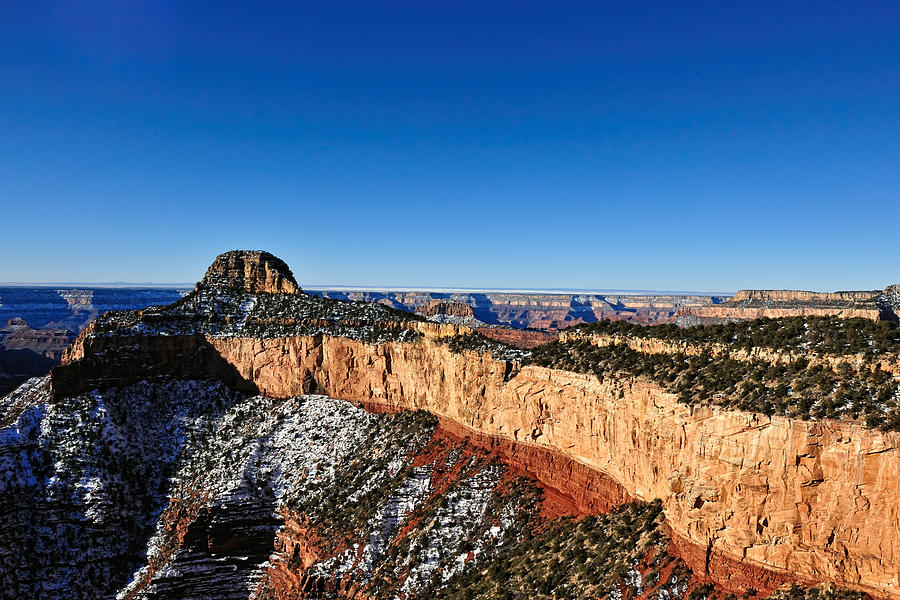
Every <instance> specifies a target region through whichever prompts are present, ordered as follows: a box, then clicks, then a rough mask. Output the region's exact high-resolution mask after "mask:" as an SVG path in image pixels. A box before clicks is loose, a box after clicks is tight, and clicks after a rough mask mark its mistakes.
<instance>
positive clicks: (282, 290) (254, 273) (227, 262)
mask: <svg viewBox="0 0 900 600" xmlns="http://www.w3.org/2000/svg"><path fill="white" fill-rule="evenodd" d="M197 287H198V288H201V287H207V288H215V289H233V290H242V291H245V292H250V293H253V294H258V293H270V294H299V293H300V292H302V291H303V290H302V289H300V285H299V284H298V283H297V280H296V279H294V274H293V273H292V272H291V269H290V267H288V266H287V263H285V262H284V261H283V260H281V259H280V258H278V257H277V256H275V255H274V254H271V253H269V252H266V251H264V250H232V251H230V252H225V253H224V254H220V255H219V256H217V257H216V259H215V260H214V261H213V263H212V265H210V267H209V269H207V271H206V275H204V277H203V280H202V281H201V282H200V283H198V284H197Z"/></svg>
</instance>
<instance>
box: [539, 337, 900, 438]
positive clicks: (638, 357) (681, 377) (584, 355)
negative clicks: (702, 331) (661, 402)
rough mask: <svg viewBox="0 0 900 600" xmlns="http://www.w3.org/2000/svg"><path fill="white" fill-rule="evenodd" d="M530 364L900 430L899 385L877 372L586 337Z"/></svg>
mask: <svg viewBox="0 0 900 600" xmlns="http://www.w3.org/2000/svg"><path fill="white" fill-rule="evenodd" d="M528 362H529V363H532V364H536V365H539V366H544V367H552V368H557V369H565V370H569V371H575V372H579V373H589V374H593V375H596V376H597V377H599V378H601V379H602V378H604V377H610V376H615V375H619V374H623V373H624V374H626V375H629V376H634V377H646V378H647V379H650V380H652V381H655V382H657V383H659V384H660V385H662V386H663V387H665V388H666V389H668V390H670V391H672V392H674V393H677V394H678V398H679V400H680V401H681V402H685V403H687V404H706V403H712V404H717V405H719V406H725V407H729V408H735V409H740V410H749V411H755V412H761V413H764V414H766V415H775V414H778V415H786V416H791V417H797V418H801V419H811V418H815V419H823V418H849V419H860V420H864V421H865V423H866V425H867V426H868V427H878V428H881V429H883V430H892V431H900V383H898V381H897V380H895V379H894V378H892V377H891V375H890V374H889V373H886V372H884V371H881V370H879V369H876V370H874V371H868V370H862V371H860V372H855V371H854V369H852V368H851V367H850V365H849V364H846V363H841V364H840V365H838V366H837V367H835V368H831V367H826V366H821V365H815V366H811V365H810V364H809V361H808V360H806V359H804V358H800V359H798V360H795V361H793V362H791V363H788V364H773V363H769V362H764V361H759V360H754V361H738V360H734V359H732V358H730V357H728V356H727V355H712V354H700V355H697V356H689V355H686V354H647V353H643V352H638V351H636V350H632V349H631V348H629V347H628V346H625V345H619V344H614V345H610V346H596V345H594V344H592V343H590V342H589V341H587V340H581V341H574V342H566V343H562V342H553V343H550V344H545V345H543V346H539V347H537V348H534V349H533V350H532V354H531V357H530V358H529V359H528Z"/></svg>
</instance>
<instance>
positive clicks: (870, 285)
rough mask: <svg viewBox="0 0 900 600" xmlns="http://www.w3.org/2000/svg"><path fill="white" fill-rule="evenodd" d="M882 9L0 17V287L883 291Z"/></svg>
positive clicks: (898, 113)
mask: <svg viewBox="0 0 900 600" xmlns="http://www.w3.org/2000/svg"><path fill="white" fill-rule="evenodd" d="M898 22H900V8H898V7H897V6H896V5H893V4H890V3H878V2H871V3H866V2H863V3H854V4H852V5H850V4H847V3H838V2H824V3H821V2H820V3H812V2H808V3H807V2H798V3H790V5H789V6H785V5H783V3H774V2H766V3H756V4H753V5H752V6H750V5H748V6H730V5H722V4H721V3H689V4H688V5H684V4H681V5H677V6H674V5H669V4H665V3H643V4H639V5H637V4H636V5H630V6H623V5H621V4H614V3H587V2H571V3H565V4H560V3H538V2H529V3H511V2H510V3H504V2H501V3H493V4H490V5H487V6H485V5H484V4H482V3H478V4H476V3H470V2H457V3H452V4H444V5H441V6H435V5H423V4H419V3H411V2H391V3H383V4H373V3H361V2H360V3H355V2H339V3H333V2H332V3H304V5H303V6H293V5H291V6H286V5H281V4H279V3H254V4H249V3H244V4H236V5H231V6H223V5H221V4H219V3H210V2H194V3H182V2H171V1H169V2H165V1H164V2H152V3H151V2H144V1H138V2H129V3H119V2H92V3H88V4H87V5H84V4H81V3H74V2H68V1H64V0H59V1H55V2H38V3H27V4H23V5H13V4H7V5H4V6H2V7H0V131H2V132H3V133H2V135H0V150H2V156H3V160H2V161H0V198H2V199H3V202H2V208H3V213H2V214H3V217H4V223H5V224H6V225H7V226H6V227H5V228H4V233H3V235H2V237H0V253H2V256H3V257H4V260H3V262H2V267H0V281H23V282H41V281H82V282H91V281H93V282H97V281H138V282H140V281H156V282H193V281H197V280H198V279H199V278H200V277H201V276H202V274H203V271H204V270H205V268H206V267H207V265H208V264H209V262H210V261H211V260H212V259H213V258H214V257H215V256H216V255H217V254H218V253H219V252H222V251H225V250H229V249H232V248H262V249H266V250H269V251H271V252H273V253H274V254H276V255H278V256H280V257H281V258H283V259H284V260H285V261H286V262H287V263H288V264H289V265H290V266H291V268H292V269H293V271H294V273H295V275H296V277H297V279H298V281H299V282H300V284H301V285H307V286H311V287H314V286H315V285H323V284H327V285H346V286H351V287H352V286H367V287H374V286H382V287H419V288H435V287H438V288H482V289H653V290H666V289H673V290H710V291H729V290H731V291H733V290H737V289H741V288H799V289H813V290H837V289H880V288H883V287H884V286H885V285H887V284H890V283H895V282H897V281H898V280H900V272H898V269H897V266H896V265H897V260H896V259H897V255H898V252H897V251H898V244H897V236H896V221H897V211H898V207H900V197H898V195H900V194H898V190H900V185H898V184H900V169H897V165H898V164H900V110H898V109H900V36H897V35H896V29H897V23H898Z"/></svg>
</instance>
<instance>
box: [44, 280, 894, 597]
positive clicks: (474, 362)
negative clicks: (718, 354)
mask: <svg viewBox="0 0 900 600" xmlns="http://www.w3.org/2000/svg"><path fill="white" fill-rule="evenodd" d="M231 271H234V269H231V267H229V269H228V270H227V272H231ZM244 273H246V271H244ZM258 273H260V274H259V275H254V277H256V276H259V277H261V278H263V279H264V280H265V281H269V280H270V278H269V276H268V275H265V274H264V271H263V272H258ZM234 277H237V278H238V279H240V277H242V275H241V269H240V268H238V269H237V274H236V275H234ZM242 281H244V280H242ZM246 285H249V286H250V287H251V288H253V289H257V287H256V286H257V285H258V282H256V283H254V282H250V283H249V284H247V283H243V282H242V283H241V284H240V286H237V287H236V286H234V285H232V284H227V285H225V286H224V287H223V288H219V289H218V290H217V291H216V293H215V294H212V295H211V296H210V298H213V297H214V301H215V304H213V305H209V302H210V301H211V300H210V298H206V297H205V296H203V294H202V293H201V292H202V291H203V290H202V289H201V288H202V286H198V294H197V295H195V296H194V297H191V298H188V299H186V301H185V302H183V303H181V304H179V305H178V306H177V307H174V308H172V309H169V310H168V311H166V310H162V311H147V312H145V314H143V315H122V316H119V317H110V318H107V319H105V320H102V322H100V323H98V324H97V325H96V326H92V327H91V328H90V329H89V330H88V331H86V332H85V333H84V334H83V335H82V336H81V337H80V338H79V340H78V341H77V342H76V343H75V344H74V345H73V346H72V348H71V349H70V351H69V353H68V355H67V357H66V360H65V363H66V364H64V366H63V367H61V368H59V369H57V370H56V371H54V373H53V382H52V385H53V390H54V393H55V394H57V395H59V396H69V395H71V394H74V393H78V392H80V391H87V389H90V388H91V387H96V386H99V387H101V388H102V387H103V386H104V385H107V386H109V385H111V386H116V385H121V384H122V383H123V382H121V381H120V379H119V378H121V377H123V373H125V374H132V373H133V372H134V369H133V367H134V365H135V364H136V363H135V362H134V361H133V360H132V357H134V356H138V355H139V356H141V357H143V359H144V360H145V361H146V362H147V364H149V365H150V369H151V371H152V370H153V369H157V368H159V367H157V366H155V365H164V366H165V365H169V366H165V368H159V372H158V374H163V373H164V372H165V371H166V370H168V369H169V368H170V367H171V368H173V369H176V373H178V374H179V376H183V377H190V378H191V379H198V378H199V379H204V378H210V379H215V380H223V379H225V377H224V376H223V374H228V377H229V378H230V379H227V381H230V382H231V383H232V385H234V386H243V385H246V386H251V387H252V389H253V390H255V391H258V392H259V393H260V394H262V396H264V397H274V398H289V397H293V396H296V395H299V394H303V393H309V392H312V391H315V392H319V393H326V394H328V395H329V396H332V397H335V398H340V399H344V400H352V401H358V402H362V403H364V404H365V405H366V406H369V407H375V408H378V409H379V410H384V411H393V410H399V409H423V410H426V411H428V412H430V413H432V414H433V415H436V416H438V417H439V418H440V419H442V421H443V422H444V423H446V424H447V426H448V427H455V428H457V430H458V431H459V432H461V433H462V434H463V435H466V434H467V435H469V436H470V438H471V439H477V440H479V441H480V443H483V444H486V445H488V446H492V447H500V448H506V449H507V450H506V451H507V452H508V453H509V455H510V457H511V459H512V460H513V461H515V460H516V457H530V458H528V460H524V459H523V460H522V461H521V462H522V464H526V465H530V466H528V467H527V468H528V469H530V472H532V473H533V474H534V476H535V477H537V478H538V480H540V481H542V482H543V483H544V484H546V485H547V486H548V488H551V489H554V490H557V491H558V492H559V494H560V495H561V496H562V497H565V498H568V499H569V501H571V503H572V504H574V505H575V506H577V507H579V508H580V510H583V511H585V512H591V511H595V510H598V509H599V508H602V507H603V506H608V505H609V504H611V503H615V502H616V501H619V500H622V499H624V498H626V497H627V496H632V497H636V498H639V499H647V500H650V499H654V498H659V499H661V501H662V506H663V508H664V511H665V516H666V520H667V523H668V525H669V526H670V527H671V529H672V531H673V533H674V536H675V538H676V539H680V540H682V541H683V542H684V545H683V547H682V549H681V551H680V552H681V555H682V556H683V557H684V558H685V560H687V561H688V562H689V564H690V565H691V566H692V567H693V568H694V569H695V571H696V572H699V573H703V574H705V575H706V576H708V577H710V578H712V579H713V580H715V581H717V582H718V583H720V584H721V585H724V586H726V587H728V588H730V589H737V590H741V589H749V588H751V587H752V588H756V589H760V590H763V591H771V590H773V589H774V588H776V587H777V586H778V585H779V584H781V583H782V582H785V581H792V580H799V581H802V582H810V583H818V582H825V581H832V582H837V583H840V584H843V585H848V586H851V587H855V588H858V589H861V590H866V591H868V592H871V593H874V594H876V595H879V596H887V597H900V573H898V565H900V560H898V551H900V504H898V497H897V490H898V488H900V479H898V477H900V476H898V473H900V458H898V455H897V447H898V442H900V434H897V433H881V432H878V431H873V430H870V429H866V428H864V427H861V426H859V425H857V424H854V423H850V422H846V421H819V422H811V421H801V420H792V419H787V418H783V417H765V416H763V415H759V414H755V413H747V412H740V411H730V410H725V409H722V408H716V407H709V406H689V405H686V404H682V403H679V402H678V401H677V398H676V396H674V395H673V394H671V393H668V392H666V391H664V390H663V389H662V388H661V387H659V386H658V385H655V384H653V383H650V382H647V381H643V380H640V379H634V378H623V377H615V376H613V377H605V378H602V379H601V378H598V377H596V376H593V375H584V374H579V373H573V372H569V371H563V370H558V369H548V368H543V367H537V366H528V365H526V366H522V364H521V362H520V361H519V360H516V359H515V357H516V356H517V355H515V354H513V353H509V352H508V351H506V350H503V349H491V348H489V347H486V349H485V350H484V351H462V352H455V351H453V346H452V344H450V343H448V342H447V340H446V339H444V338H447V337H448V336H449V338H450V339H451V340H452V339H456V338H457V337H459V334H461V333H467V332H466V331H465V330H462V329H460V328H458V327H455V326H451V325H443V326H438V325H436V324H431V323H422V322H420V321H416V320H411V319H407V320H403V319H402V318H400V317H399V316H398V315H391V316H392V317H393V318H397V319H399V320H397V321H392V322H391V325H390V326H389V327H387V326H385V323H386V322H387V321H386V318H387V315H390V314H391V313H389V312H385V311H388V309H386V308H384V307H380V306H378V305H374V304H369V305H365V306H363V305H360V306H353V305H329V306H327V307H324V308H323V307H321V306H319V305H318V304H316V303H315V302H313V301H312V300H309V299H308V298H307V297H305V296H302V295H297V294H282V295H278V296H273V297H271V298H270V297H266V296H262V295H260V296H258V297H250V296H247V295H246V294H245V290H246ZM266 286H268V283H267V284H266ZM223 290H232V291H235V295H234V297H228V294H226V293H224V291H223ZM292 311H293V312H292ZM297 311H306V312H305V313H303V315H300V316H297V314H298V313H297ZM341 311H343V312H341ZM292 314H293V315H294V316H293V317H290V315H292ZM304 315H305V316H304ZM323 315H338V316H337V317H335V316H330V317H329V318H331V319H337V320H336V321H328V319H324V320H323ZM351 317H352V318H351ZM217 319H218V320H217ZM372 319H382V320H381V321H377V324H376V325H373V324H372V323H376V321H374V320H372ZM366 327H369V328H370V329H366ZM406 332H411V333H414V334H415V335H414V336H411V335H407V333H406ZM150 338H152V339H150ZM123 349H124V350H127V351H126V352H124V353H121V351H122V350H123ZM130 352H133V353H134V354H129V353H130ZM504 353H506V354H504ZM198 357H199V358H198ZM117 361H120V364H118V365H117ZM167 361H168V362H167ZM176 363H177V364H176ZM151 374H152V373H151ZM146 376H147V373H146V372H144V373H140V377H142V378H143V377H146ZM104 378H111V379H112V380H111V381H106V382H104ZM85 382H88V384H87V385H88V388H83V387H79V386H84V385H85ZM124 383H127V381H125V382H124ZM542 457H543V458H542ZM554 457H561V458H560V460H563V461H566V460H567V461H571V464H572V465H578V466H577V468H576V467H572V468H566V469H563V470H562V471H561V472H560V470H558V469H554V468H552V467H549V466H548V465H552V464H553V463H554V460H556V459H555V458H554ZM557 464H559V463H557ZM591 474H593V475H591ZM612 481H615V482H617V483H618V485H620V486H621V489H620V490H619V488H618V487H617V486H616V485H614V484H612V483H611V482H612ZM617 490H619V491H617Z"/></svg>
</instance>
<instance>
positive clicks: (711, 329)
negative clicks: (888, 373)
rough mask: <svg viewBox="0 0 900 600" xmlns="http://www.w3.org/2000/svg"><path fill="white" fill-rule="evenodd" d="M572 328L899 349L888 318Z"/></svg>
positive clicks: (832, 349) (773, 344) (778, 344)
mask: <svg viewBox="0 0 900 600" xmlns="http://www.w3.org/2000/svg"><path fill="white" fill-rule="evenodd" d="M568 331H570V332H578V333H584V334H597V335H619V336H625V337H634V338H652V339H660V340H666V341H671V342H690V343H698V342H720V343H725V344H729V345H730V346H731V347H733V348H735V349H746V350H749V349H751V348H773V349H776V350H789V351H791V352H818V353H822V354H840V355H843V354H857V353H862V354H865V355H868V356H875V355H878V354H884V353H896V352H900V327H898V326H897V324H896V323H889V322H886V321H879V322H876V321H870V320H869V319H861V318H856V319H840V318H838V317H784V318H780V319H755V320H752V321H736V322H731V323H722V324H718V325H697V326H694V327H679V326H677V325H671V324H667V325H652V326H645V325H637V324H634V323H628V322H626V321H599V322H597V323H591V324H589V325H577V326H575V327H571V328H569V329H568Z"/></svg>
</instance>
